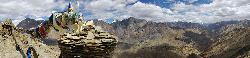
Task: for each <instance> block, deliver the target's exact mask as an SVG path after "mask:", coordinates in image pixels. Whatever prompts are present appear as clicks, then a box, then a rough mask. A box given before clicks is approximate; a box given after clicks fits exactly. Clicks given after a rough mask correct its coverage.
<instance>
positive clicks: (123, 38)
mask: <svg viewBox="0 0 250 58" xmlns="http://www.w3.org/2000/svg"><path fill="white" fill-rule="evenodd" d="M41 22H42V21H36V20H34V19H29V18H27V19H25V20H23V21H21V22H20V23H19V24H18V25H17V27H22V28H24V29H29V28H32V27H36V26H38V25H39V23H41ZM94 23H95V25H96V27H102V28H103V30H105V31H108V32H110V33H112V34H114V35H116V36H118V37H119V39H118V40H119V44H118V47H117V49H116V50H115V51H114V55H113V56H114V57H115V58H155V57H156V58H202V57H203V58H244V57H249V56H250V39H249V38H250V20H241V21H222V22H217V23H210V24H200V23H190V22H165V23H162V22H152V21H146V20H143V19H137V18H133V17H130V18H128V19H124V20H122V21H117V22H114V23H111V24H109V23H106V22H104V21H100V20H94Z"/></svg>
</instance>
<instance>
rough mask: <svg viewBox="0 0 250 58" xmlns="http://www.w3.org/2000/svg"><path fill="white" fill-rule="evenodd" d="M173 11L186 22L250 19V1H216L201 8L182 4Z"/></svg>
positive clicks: (177, 5)
mask: <svg viewBox="0 0 250 58" xmlns="http://www.w3.org/2000/svg"><path fill="white" fill-rule="evenodd" d="M172 9H173V12H174V13H175V14H176V15H180V16H177V17H178V18H185V20H186V21H190V22H198V23H214V22H219V21H228V20H242V19H249V17H248V16H249V15H250V12H249V11H250V1H249V0H214V1H213V2H212V3H210V4H204V5H200V6H195V5H185V4H183V3H180V4H176V6H175V7H173V8H172ZM176 15H174V16H176ZM171 19H175V18H171ZM185 20H184V21H185ZM181 21H182V20H181Z"/></svg>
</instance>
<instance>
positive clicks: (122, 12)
mask: <svg viewBox="0 0 250 58" xmlns="http://www.w3.org/2000/svg"><path fill="white" fill-rule="evenodd" d="M67 4H68V0H0V18H2V19H1V20H3V19H4V18H11V19H13V21H14V22H16V23H18V22H20V21H21V20H23V19H25V18H26V17H33V18H34V19H39V20H41V19H46V18H47V17H48V16H50V15H51V13H52V12H54V11H63V10H64V9H65V8H66V6H67ZM74 5H75V8H77V10H78V11H80V12H81V13H83V15H84V18H85V19H87V20H89V19H98V20H104V21H110V22H111V21H117V20H123V19H126V18H129V17H135V18H139V19H145V20H147V21H154V22H176V21H183V22H194V23H215V22H219V21H229V20H243V19H249V18H250V0H75V1H74Z"/></svg>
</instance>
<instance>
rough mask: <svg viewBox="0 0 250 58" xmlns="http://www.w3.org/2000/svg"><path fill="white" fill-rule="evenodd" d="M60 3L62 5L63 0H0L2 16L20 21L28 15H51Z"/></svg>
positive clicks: (0, 13)
mask: <svg viewBox="0 0 250 58" xmlns="http://www.w3.org/2000/svg"><path fill="white" fill-rule="evenodd" d="M58 5H62V2H60V3H59V2H57V3H55V2H54V1H53V0H0V8H1V9H0V15H1V16H0V17H3V18H11V19H14V21H15V22H16V23H18V22H20V20H23V19H24V18H25V16H27V15H32V16H35V17H41V16H49V15H50V14H51V11H52V10H53V9H54V8H55V7H56V6H58ZM18 20H19V21H18Z"/></svg>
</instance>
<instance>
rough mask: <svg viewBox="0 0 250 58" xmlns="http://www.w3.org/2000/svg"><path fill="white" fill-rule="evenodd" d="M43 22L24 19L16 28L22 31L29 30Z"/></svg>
mask: <svg viewBox="0 0 250 58" xmlns="http://www.w3.org/2000/svg"><path fill="white" fill-rule="evenodd" d="M42 22H43V21H42V20H40V21H37V20H35V19H30V18H26V19H24V20H22V21H21V22H20V23H19V24H18V25H17V27H22V28H23V29H30V28H33V27H37V26H38V25H39V24H41V23H42Z"/></svg>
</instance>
